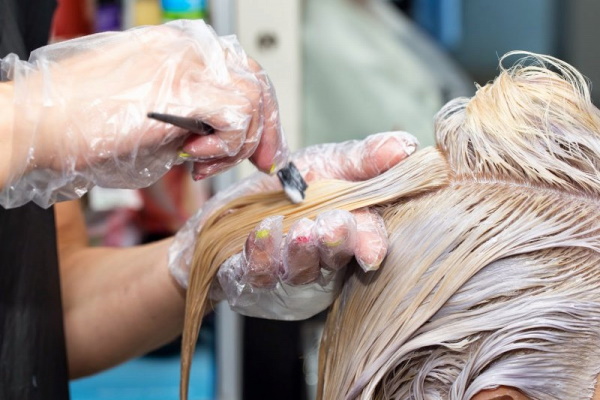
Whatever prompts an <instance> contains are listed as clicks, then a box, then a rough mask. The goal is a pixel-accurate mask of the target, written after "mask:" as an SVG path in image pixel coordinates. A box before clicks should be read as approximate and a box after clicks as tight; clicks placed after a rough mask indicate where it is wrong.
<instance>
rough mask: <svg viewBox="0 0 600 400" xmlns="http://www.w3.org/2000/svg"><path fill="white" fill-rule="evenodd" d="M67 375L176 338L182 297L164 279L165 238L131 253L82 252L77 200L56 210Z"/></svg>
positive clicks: (109, 250)
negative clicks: (67, 365)
mask: <svg viewBox="0 0 600 400" xmlns="http://www.w3.org/2000/svg"><path fill="white" fill-rule="evenodd" d="M56 217H57V221H56V223H57V234H58V249H59V259H60V269H61V285H62V296H63V309H64V318H65V331H66V340H67V352H68V358H69V372H70V375H71V378H76V377H81V376H84V375H88V374H91V373H94V372H97V371H100V370H102V369H105V368H108V367H111V366H113V365H115V364H118V363H120V362H122V361H125V360H127V359H129V358H132V357H135V356H139V355H142V354H144V353H146V352H147V351H149V350H152V349H154V348H157V347H159V346H160V345H162V344H165V343H168V342H169V341H171V340H173V339H174V338H176V337H177V336H178V335H179V334H180V333H181V329H182V326H183V315H184V292H183V291H182V290H181V289H180V287H179V285H178V284H177V283H176V282H175V281H174V280H173V279H172V278H171V275H170V274H169V270H168V268H167V265H166V264H167V251H168V248H169V245H170V243H171V239H166V240H163V241H160V242H157V243H153V244H150V245H144V246H135V247H130V248H106V247H88V246H87V238H86V234H85V225H84V220H83V215H82V213H81V210H80V207H79V203H78V202H69V203H60V204H58V205H57V206H56Z"/></svg>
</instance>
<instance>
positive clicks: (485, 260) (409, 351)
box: [182, 54, 600, 400]
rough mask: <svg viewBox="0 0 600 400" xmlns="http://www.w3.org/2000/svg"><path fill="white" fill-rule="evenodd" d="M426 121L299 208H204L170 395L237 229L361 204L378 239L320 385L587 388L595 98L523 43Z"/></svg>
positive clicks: (597, 349)
mask: <svg viewBox="0 0 600 400" xmlns="http://www.w3.org/2000/svg"><path fill="white" fill-rule="evenodd" d="M525 61H527V62H525ZM436 132H437V146H436V148H427V149H424V150H421V151H419V152H417V153H415V154H414V155H412V156H411V157H409V158H408V159H407V160H406V161H404V162H402V163H400V164H399V165H398V166H396V167H394V168H392V169H391V170H390V171H388V172H387V173H384V174H382V175H380V176H378V177H376V178H373V179H371V180H369V181H365V182H337V181H335V182H331V181H330V182H323V183H322V184H313V185H311V187H310V188H309V191H308V193H307V200H306V201H305V202H304V203H303V204H302V205H300V206H292V205H289V204H288V203H287V202H286V201H285V198H284V196H283V195H278V196H274V195H273V194H263V195H253V196H248V197H246V198H243V199H238V200H235V201H233V202H232V203H230V204H228V205H226V206H224V207H223V208H222V209H221V210H220V211H219V212H216V213H215V214H214V215H213V216H211V217H210V219H209V220H208V221H207V222H206V224H205V226H204V228H203V230H202V232H200V235H202V236H203V240H201V241H199V242H198V243H199V244H198V247H197V249H196V255H195V262H194V265H193V266H192V270H191V275H190V286H189V290H188V294H187V306H186V307H187V308H186V321H185V328H184V339H183V347H182V360H183V361H182V398H184V399H185V398H186V396H187V381H188V378H189V366H190V360H191V354H192V352H193V348H194V343H195V341H196V339H197V334H198V327H199V325H200V323H201V317H202V315H203V313H204V311H205V310H206V309H207V307H209V305H208V303H207V300H206V299H207V295H208V291H209V287H210V283H211V281H212V279H213V278H214V275H215V274H216V271H217V269H218V267H219V265H220V264H221V263H222V262H223V261H224V260H225V259H227V258H228V257H229V256H231V255H232V254H235V253H236V252H239V251H240V250H241V249H242V247H243V243H244V239H245V237H246V235H247V233H248V232H249V231H251V229H252V228H253V227H254V226H255V225H256V224H257V223H258V222H259V221H261V220H262V219H264V218H265V217H267V216H269V215H283V216H284V228H285V229H287V228H289V226H290V225H291V224H292V223H293V222H294V221H296V220H298V219H300V218H303V217H313V216H314V215H316V214H317V213H318V212H319V211H322V210H323V209H329V208H341V209H346V210H354V209H357V208H361V207H365V206H377V207H380V209H381V212H382V213H383V216H384V219H385V221H386V225H387V230H388V232H389V234H390V249H389V252H388V256H387V258H386V259H385V261H384V264H383V265H382V267H381V268H380V270H379V271H377V272H375V273H373V272H369V273H364V272H361V271H360V270H359V269H358V268H354V269H349V271H348V275H347V277H346V281H345V283H344V287H343V290H342V293H341V295H340V296H339V297H338V299H337V300H336V302H335V303H334V305H333V307H332V309H331V311H330V313H329V316H328V319H327V324H326V327H325V332H324V334H323V340H322V344H321V349H320V359H319V384H318V388H319V392H318V397H319V398H320V399H327V400H329V399H357V398H358V399H415V400H417V399H428V400H434V399H452V400H458V399H470V398H471V397H473V396H474V395H475V394H476V393H478V392H479V391H481V390H483V389H489V388H494V387H497V386H499V385H503V386H509V387H514V388H516V389H518V390H519V391H521V392H522V393H524V394H525V395H527V396H528V397H530V398H531V399H540V400H541V399H544V400H545V399H574V400H578V399H590V398H591V396H592V394H593V391H594V384H595V382H596V376H597V375H598V373H599V372H600V346H599V343H600V267H599V266H598V262H599V261H600V258H599V256H598V251H599V250H600V226H599V224H598V215H599V211H600V210H599V209H598V208H599V207H598V205H599V201H598V195H599V193H600V173H599V172H600V112H599V110H598V109H597V108H595V107H594V106H593V105H592V103H591V100H590V94H589V89H588V86H587V84H586V81H585V79H584V78H583V77H582V76H581V75H580V74H579V73H578V72H577V71H576V70H575V69H574V68H573V67H571V66H569V65H568V64H566V63H563V62H561V61H559V60H557V59H555V58H552V57H548V56H538V55H531V54H530V55H529V56H528V57H527V58H526V59H524V61H523V62H521V63H519V64H517V65H515V66H513V67H511V68H509V69H502V70H501V73H500V75H499V77H498V78H497V79H496V80H495V81H494V82H492V83H489V84H488V85H486V86H484V87H482V88H479V90H478V91H477V93H476V95H475V96H474V97H473V98H471V99H457V100H455V101H452V102H451V103H449V104H448V105H446V106H445V107H444V108H443V109H442V110H441V111H440V113H439V114H438V117H437V121H436ZM207 238H212V239H214V240H207Z"/></svg>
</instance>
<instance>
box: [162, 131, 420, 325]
mask: <svg viewBox="0 0 600 400" xmlns="http://www.w3.org/2000/svg"><path fill="white" fill-rule="evenodd" d="M416 147H417V141H416V139H415V138H414V137H412V136H411V135H409V134H406V133H403V132H390V133H381V134H376V135H372V136H369V137H367V138H366V139H364V140H362V141H350V142H345V143H340V144H324V145H317V146H313V147H308V148H307V149H305V150H302V151H300V152H299V153H297V154H296V155H294V156H293V161H294V163H295V164H296V166H297V167H298V169H299V170H300V171H301V172H302V174H303V176H304V178H305V179H306V181H307V182H308V183H309V185H310V182H314V181H316V180H319V179H344V180H349V181H359V180H366V179H369V178H372V177H375V176H377V175H378V174H380V173H382V172H385V171H387V170H388V169H389V168H391V167H393V166H394V165H396V164H397V163H398V162H400V161H402V160H403V159H404V158H406V157H407V156H408V155H410V154H412V153H413V152H414V151H415V149H416ZM278 188H279V185H278V182H277V180H276V178H274V177H272V176H266V175H264V174H255V175H254V176H251V177H249V178H247V179H245V180H243V181H242V182H240V183H237V184H236V185H234V186H233V187H231V188H229V189H227V190H224V191H222V192H219V193H218V194H217V195H216V196H215V197H213V198H212V199H211V200H209V201H208V202H207V203H206V205H205V206H204V207H203V208H202V209H201V210H200V211H199V212H198V213H197V214H196V215H195V216H194V217H193V218H191V219H190V220H189V221H188V222H187V223H186V225H185V226H184V227H183V228H182V229H181V230H180V231H179V232H178V233H177V235H176V237H175V240H174V242H173V245H172V246H171V249H170V254H169V268H170V270H171V273H172V275H173V276H174V277H175V278H176V280H177V281H178V282H179V283H180V284H181V285H182V286H183V287H187V284H188V275H189V268H190V263H191V259H192V256H193V252H194V248H195V243H196V240H197V235H198V232H199V231H200V229H201V228H202V226H203V223H204V221H206V219H207V218H208V217H209V216H210V215H211V213H212V212H214V211H216V210H217V209H219V208H220V207H222V206H223V205H224V204H226V203H227V202H229V201H231V200H233V199H235V198H238V197H240V196H245V195H249V194H252V193H257V192H260V191H273V190H277V189H278ZM198 240H202V238H200V239H198ZM387 245H388V242H387V233H386V231H385V227H384V223H383V219H382V218H381V216H380V215H379V214H378V213H377V212H375V211H374V210H370V209H361V210H357V211H354V212H352V213H350V212H347V211H341V210H333V211H324V212H323V213H321V214H320V215H319V216H318V217H317V218H316V220H315V221H311V220H308V219H302V220H300V221H298V222H296V223H295V224H294V225H293V226H292V227H291V228H290V230H289V232H288V233H287V235H284V234H283V229H282V217H280V216H273V217H269V218H267V219H265V220H263V221H262V222H261V223H260V224H259V225H258V226H257V227H256V228H255V229H254V231H253V232H249V235H248V239H247V240H246V244H245V246H244V249H243V251H242V252H241V253H238V254H236V255H234V256H232V257H231V258H229V259H228V260H227V261H226V262H225V263H224V264H223V265H222V266H221V267H220V269H219V272H218V274H217V278H218V284H213V290H212V294H211V296H212V299H213V300H215V301H218V300H221V299H223V298H227V300H228V302H229V304H230V306H231V307H232V309H234V310H235V311H238V312H240V313H242V314H245V315H249V316H254V317H261V318H271V319H284V320H295V319H305V318H308V317H310V316H312V315H315V314H317V313H318V312H320V311H322V310H324V309H325V308H326V307H328V306H329V305H330V304H331V303H332V302H333V300H334V298H335V296H336V294H337V289H338V288H339V280H340V279H339V278H340V277H341V276H342V275H343V274H340V273H337V272H338V271H339V270H340V269H342V268H343V267H344V266H345V265H346V264H347V263H348V262H349V261H350V260H351V258H352V257H355V258H356V261H357V262H358V264H359V265H360V266H361V267H362V268H363V269H364V270H365V271H371V270H376V269H377V268H378V267H379V265H380V264H381V262H382V260H383V258H384V257H385V255H386V252H387Z"/></svg>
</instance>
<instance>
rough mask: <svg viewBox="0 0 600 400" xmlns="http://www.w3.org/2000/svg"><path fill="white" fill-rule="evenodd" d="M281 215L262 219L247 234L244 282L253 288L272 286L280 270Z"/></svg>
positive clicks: (275, 282) (277, 278)
mask: <svg viewBox="0 0 600 400" xmlns="http://www.w3.org/2000/svg"><path fill="white" fill-rule="evenodd" d="M282 233H283V217H282V216H276V217H269V218H266V219H264V220H263V221H262V222H261V223H260V224H258V225H257V226H256V228H254V229H253V230H252V232H250V235H248V239H246V244H245V245H244V257H245V258H246V264H247V265H246V269H245V270H244V278H243V280H244V282H247V283H249V284H250V285H252V286H253V287H255V288H273V287H275V285H276V284H277V282H278V280H279V275H280V270H281V239H282Z"/></svg>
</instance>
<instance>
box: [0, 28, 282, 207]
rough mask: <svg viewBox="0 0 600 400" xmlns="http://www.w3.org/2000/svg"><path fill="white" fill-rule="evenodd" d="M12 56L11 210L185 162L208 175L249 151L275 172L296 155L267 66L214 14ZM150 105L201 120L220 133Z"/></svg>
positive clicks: (132, 180) (154, 174)
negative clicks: (203, 131) (179, 123)
mask: <svg viewBox="0 0 600 400" xmlns="http://www.w3.org/2000/svg"><path fill="white" fill-rule="evenodd" d="M1 61H2V62H1V72H2V80H8V81H10V82H7V83H3V84H2V85H10V86H11V88H12V93H13V96H12V98H13V105H14V112H13V114H12V115H13V117H14V118H13V132H12V158H11V161H10V166H9V175H8V177H5V179H4V182H0V189H1V191H0V205H2V206H4V207H16V206H19V205H22V204H24V203H26V202H28V201H31V200H33V201H35V202H36V203H37V204H39V205H41V206H44V207H47V206H49V205H50V204H52V203H54V202H55V201H58V200H65V199H71V198H76V197H79V196H81V195H82V194H84V193H85V192H86V191H87V190H88V189H89V188H91V187H92V186H93V185H100V186H105V187H114V188H140V187H145V186H148V185H149V184H151V183H153V182H155V181H156V180H157V179H158V178H159V177H161V176H162V175H163V174H164V173H166V172H167V171H168V170H169V169H170V168H171V167H172V166H173V165H174V164H177V163H182V162H184V161H194V168H193V176H194V178H195V179H201V178H203V177H206V176H209V175H213V174H215V173H217V172H220V171H223V170H224V169H227V168H229V167H231V166H233V165H235V164H237V163H238V162H239V161H241V160H242V159H245V158H250V160H251V161H253V162H254V163H255V164H256V165H257V167H258V168H259V169H260V170H262V171H266V172H269V171H273V170H275V169H278V168H279V167H282V166H284V165H285V163H286V161H287V158H288V156H289V154H288V152H287V147H286V145H285V141H284V139H283V135H282V132H281V128H280V122H279V114H278V109H277V101H276V99H275V95H274V91H273V89H272V87H271V85H270V83H269V80H268V78H267V77H266V75H265V73H264V71H263V70H262V69H261V68H260V67H259V66H258V65H257V64H256V63H255V62H254V61H252V60H251V59H248V58H247V57H246V55H245V53H244V52H243V50H242V49H241V47H240V45H239V44H238V42H237V41H236V39H235V38H234V37H223V38H219V37H217V36H216V34H215V32H214V31H213V30H212V29H211V28H210V27H208V26H207V25H206V24H205V23H204V22H203V21H175V22H172V23H169V24H166V25H162V26H153V27H143V28H135V29H132V30H129V31H126V32H110V33H102V34H97V35H91V36H87V37H83V38H79V39H75V40H70V41H66V42H62V43H58V44H53V45H49V46H46V47H42V48H40V49H38V50H36V51H34V52H33V53H32V54H31V57H30V59H29V61H23V60H19V59H18V57H17V56H16V55H14V54H11V55H8V56H7V57H5V58H4V59H2V60H1ZM148 112H158V113H168V114H174V115H179V116H187V117H195V118H197V119H199V120H201V121H203V122H205V123H207V124H209V125H211V126H212V127H213V128H214V129H215V133H214V134H212V135H208V136H199V135H197V134H192V133H191V132H188V131H185V130H183V129H181V128H176V127H173V126H171V125H168V124H165V123H162V122H158V121H154V120H151V119H148V118H147V113H148ZM9 143H10V141H9Z"/></svg>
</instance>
